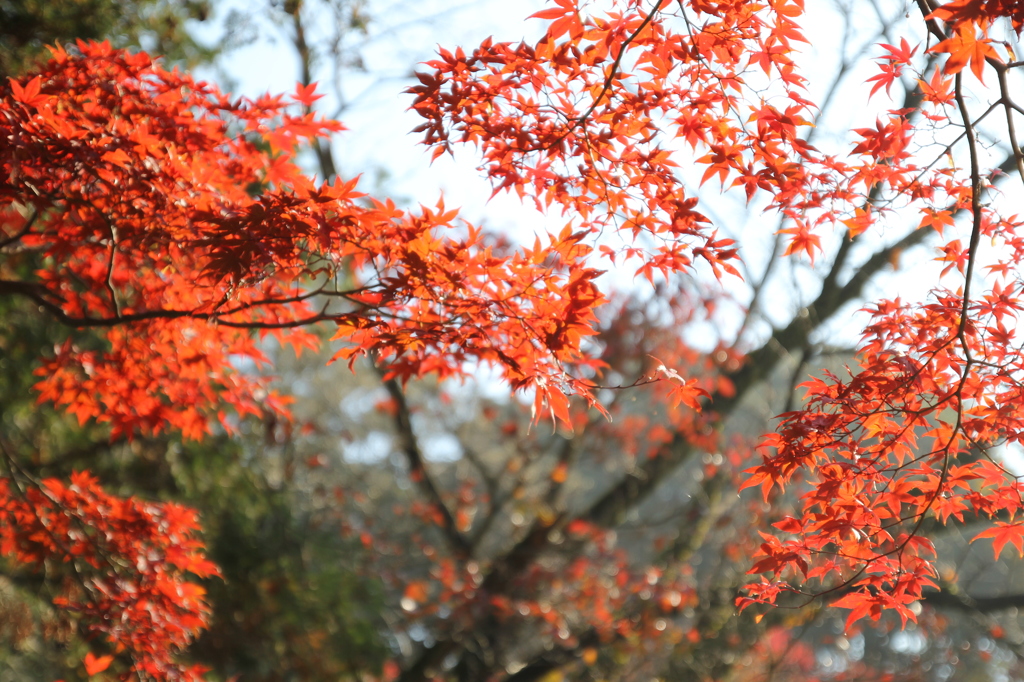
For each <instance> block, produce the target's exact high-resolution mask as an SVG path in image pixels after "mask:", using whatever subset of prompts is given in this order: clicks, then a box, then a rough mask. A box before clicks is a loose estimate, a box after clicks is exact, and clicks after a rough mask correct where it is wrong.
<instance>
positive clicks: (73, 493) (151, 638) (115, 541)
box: [0, 473, 218, 680]
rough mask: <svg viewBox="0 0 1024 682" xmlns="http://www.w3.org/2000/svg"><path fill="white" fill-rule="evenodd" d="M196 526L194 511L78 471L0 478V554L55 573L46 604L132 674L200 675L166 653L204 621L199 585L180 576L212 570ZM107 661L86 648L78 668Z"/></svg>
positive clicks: (181, 646)
mask: <svg viewBox="0 0 1024 682" xmlns="http://www.w3.org/2000/svg"><path fill="white" fill-rule="evenodd" d="M198 531H199V523H198V518H197V516H196V513H195V512H194V511H192V510H190V509H186V508H184V507H182V506H180V505H177V504H173V503H164V504H156V503H146V502H141V501H139V500H135V499H131V498H129V499H124V498H120V497H116V496H113V495H110V494H108V493H106V492H104V490H103V489H102V488H101V487H100V486H99V484H98V482H97V480H96V479H95V478H94V477H93V476H90V475H89V474H87V473H77V474H73V475H72V476H71V480H70V482H69V483H67V484H66V483H63V482H62V481H59V480H56V479H46V480H44V481H39V482H38V484H37V485H33V486H22V485H21V484H20V483H18V482H15V481H14V480H10V479H0V553H3V554H4V555H6V556H9V557H11V558H13V560H14V561H15V562H17V563H18V564H20V565H24V566H27V567H29V568H34V569H37V570H40V569H42V568H43V567H44V566H49V567H50V570H55V571H58V572H61V573H63V574H64V579H63V581H62V582H61V584H62V587H61V591H60V594H59V595H58V596H57V597H56V598H55V599H54V604H55V605H56V606H57V607H58V608H60V609H62V610H64V611H66V612H68V613H71V614H74V617H75V618H76V619H77V620H78V621H79V624H80V626H81V627H83V628H84V629H85V630H86V631H87V632H92V633H95V634H97V635H101V636H102V639H101V641H102V642H103V644H104V645H105V646H107V647H109V650H111V651H113V652H115V653H117V654H122V653H123V654H125V655H126V657H127V658H128V659H129V665H128V670H129V671H130V673H131V674H134V675H135V676H137V678H138V679H152V678H155V679H173V680H198V679H201V678H202V673H203V670H202V668H201V667H200V666H182V665H179V664H178V663H177V661H176V660H175V659H176V656H177V654H179V653H180V652H181V651H183V650H184V648H185V647H187V646H188V644H189V643H190V642H191V641H192V640H193V639H194V638H195V636H196V635H197V634H198V632H199V631H200V630H201V629H202V628H204V627H205V626H206V625H207V623H208V622H209V621H208V619H209V615H210V614H209V607H208V606H207V604H206V602H205V599H204V595H205V590H204V589H203V588H202V587H201V586H199V585H198V584H196V583H194V582H191V581H190V580H189V576H190V575H191V576H194V577H196V578H209V577H211V576H216V575H218V571H217V567H216V566H214V565H213V563H211V562H210V561H209V560H207V559H206V558H205V557H204V554H203V544H202V542H201V541H200V540H199V537H198ZM112 660H113V659H112V657H111V656H110V655H108V656H100V657H94V656H93V655H92V654H91V653H90V654H89V657H88V658H87V660H86V663H85V665H86V668H87V669H88V668H92V670H89V674H90V675H91V674H93V673H94V672H98V671H99V670H102V669H105V668H106V667H107V666H109V665H110V663H111V661H112ZM98 661H99V663H98Z"/></svg>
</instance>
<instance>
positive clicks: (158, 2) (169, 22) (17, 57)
mask: <svg viewBox="0 0 1024 682" xmlns="http://www.w3.org/2000/svg"><path fill="white" fill-rule="evenodd" d="M211 10H212V8H211V4H210V2H208V0H60V1H59V2H57V1H55V0H11V1H10V2H2V3H0V76H10V75H13V74H16V73H19V72H21V71H23V70H25V69H26V68H27V67H28V66H29V65H30V64H32V63H33V62H35V61H37V60H39V59H41V58H46V57H47V56H48V53H47V51H46V46H47V45H52V44H53V43H55V42H58V43H64V42H68V41H72V40H74V39H82V40H89V39H99V40H110V41H111V42H112V43H113V44H114V45H115V46H117V47H130V46H141V47H143V48H144V49H146V50H148V51H151V52H153V53H155V54H162V55H165V56H166V57H167V58H168V59H170V60H172V61H175V62H183V63H184V64H185V65H187V66H190V67H191V66H195V65H196V64H198V63H201V62H204V61H208V60H209V59H211V58H212V56H213V54H214V53H215V49H214V48H210V47H207V46H204V45H201V44H200V43H198V42H197V41H196V40H195V37H194V36H193V35H192V34H191V33H190V32H189V30H188V24H189V22H191V21H205V20H206V19H208V18H209V16H210V14H211Z"/></svg>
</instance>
